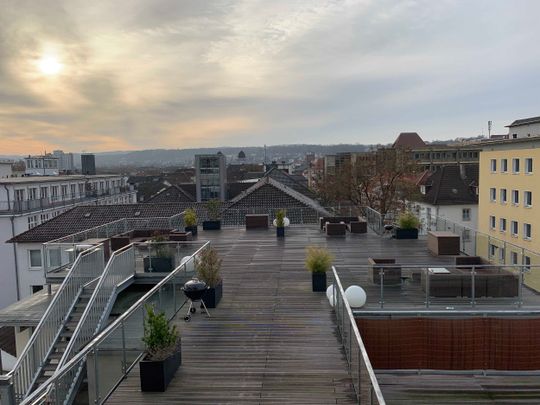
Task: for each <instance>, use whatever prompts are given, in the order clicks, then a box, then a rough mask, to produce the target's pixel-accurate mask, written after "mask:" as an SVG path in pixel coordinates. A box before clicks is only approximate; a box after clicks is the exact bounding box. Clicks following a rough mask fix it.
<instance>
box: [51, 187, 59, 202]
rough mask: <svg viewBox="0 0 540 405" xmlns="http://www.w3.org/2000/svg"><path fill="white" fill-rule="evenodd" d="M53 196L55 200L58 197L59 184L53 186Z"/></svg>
mask: <svg viewBox="0 0 540 405" xmlns="http://www.w3.org/2000/svg"><path fill="white" fill-rule="evenodd" d="M51 197H52V198H53V200H54V199H57V198H58V186H51Z"/></svg>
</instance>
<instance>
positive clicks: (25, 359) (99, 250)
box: [3, 245, 104, 401]
mask: <svg viewBox="0 0 540 405" xmlns="http://www.w3.org/2000/svg"><path fill="white" fill-rule="evenodd" d="M93 256H97V257H95V258H94V257H93ZM88 257H91V258H92V259H94V260H93V261H95V262H96V263H87V258H88ZM87 264H91V265H90V266H87ZM103 267H104V256H103V246H102V245H98V246H94V247H92V248H89V249H87V250H85V251H83V252H81V253H80V254H79V256H78V257H77V259H76V260H75V262H74V263H73V266H72V268H71V270H70V272H69V273H68V275H67V276H66V278H65V279H64V282H63V283H62V285H61V286H60V289H59V290H58V292H57V293H56V294H55V296H54V298H53V300H52V301H51V303H50V304H49V306H48V308H47V310H46V311H45V314H44V315H43V316H42V318H41V320H40V322H39V324H38V326H37V327H36V330H35V331H34V333H33V334H32V337H31V338H30V340H29V341H28V343H27V344H26V346H25V348H24V351H23V353H22V354H21V356H20V357H19V359H18V360H17V363H16V364H15V366H14V368H13V370H11V371H10V372H9V373H8V374H7V375H6V376H3V378H4V379H9V380H11V381H12V382H13V388H14V392H15V400H16V401H21V400H23V398H24V397H25V396H27V395H28V394H29V391H30V390H31V388H32V386H33V385H34V383H35V381H36V379H37V376H38V375H39V371H40V370H41V368H42V367H43V365H44V362H45V360H46V359H47V357H48V355H49V354H50V351H51V349H52V345H53V343H54V342H55V341H56V340H57V339H58V336H59V335H60V333H61V332H62V329H63V327H64V324H65V321H66V317H67V314H68V313H69V312H70V311H71V309H72V307H73V305H74V302H75V301H76V299H77V297H78V296H79V295H80V292H81V290H82V287H83V286H84V285H85V284H87V283H88V282H90V281H92V280H93V279H95V278H96V277H97V276H99V273H100V272H101V271H102V269H103Z"/></svg>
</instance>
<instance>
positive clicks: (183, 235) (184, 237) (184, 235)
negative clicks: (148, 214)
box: [169, 231, 193, 242]
mask: <svg viewBox="0 0 540 405" xmlns="http://www.w3.org/2000/svg"><path fill="white" fill-rule="evenodd" d="M192 239H193V235H191V232H179V231H176V232H171V233H170V234H169V240H170V241H172V242H186V241H190V240H192Z"/></svg>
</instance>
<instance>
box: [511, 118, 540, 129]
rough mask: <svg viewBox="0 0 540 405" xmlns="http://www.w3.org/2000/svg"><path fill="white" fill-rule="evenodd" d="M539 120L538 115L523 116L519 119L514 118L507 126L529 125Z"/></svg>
mask: <svg viewBox="0 0 540 405" xmlns="http://www.w3.org/2000/svg"><path fill="white" fill-rule="evenodd" d="M538 122H540V117H531V118H523V119H520V120H515V121H514V122H512V123H511V124H510V125H507V126H506V127H507V128H511V127H519V126H520V125H529V124H536V123H538Z"/></svg>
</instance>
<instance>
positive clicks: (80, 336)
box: [55, 244, 135, 404]
mask: <svg viewBox="0 0 540 405" xmlns="http://www.w3.org/2000/svg"><path fill="white" fill-rule="evenodd" d="M134 275H135V247H134V245H133V244H130V245H128V246H125V247H124V248H122V249H120V250H117V251H116V252H114V253H113V254H112V256H111V258H110V259H109V262H108V263H107V266H106V267H105V270H104V271H103V274H102V275H101V277H100V279H99V281H98V283H97V285H96V288H95V289H94V292H93V294H92V296H91V298H90V300H89V302H88V304H87V306H86V308H85V310H84V312H83V314H82V316H81V319H80V321H79V323H78V324H77V328H76V329H75V332H74V333H73V336H72V338H71V340H70V341H69V344H68V346H67V348H66V350H65V352H64V355H63V356H62V358H61V359H60V361H59V363H58V367H57V369H59V368H61V367H62V366H63V365H64V364H66V363H67V362H68V361H69V360H70V359H71V358H73V356H75V354H76V353H78V352H79V350H81V349H82V348H83V347H84V346H85V345H86V344H87V343H88V342H90V341H91V340H92V339H93V338H94V336H95V334H96V333H98V332H99V331H100V330H101V329H102V328H103V326H104V324H105V321H106V317H107V315H108V314H109V312H110V309H111V308H112V305H113V304H114V302H113V299H114V297H115V296H116V291H117V288H118V286H119V285H120V284H122V283H124V282H126V281H127V280H128V279H130V278H132V277H133V276H134ZM84 365H85V361H84V360H81V361H80V363H79V365H78V366H77V367H73V368H71V370H70V371H69V372H68V373H66V374H64V375H63V376H62V378H61V381H59V384H58V385H57V387H56V393H55V394H56V395H55V397H56V403H57V404H62V403H69V402H70V399H71V397H72V395H73V394H74V390H75V389H76V388H77V381H78V379H79V376H80V373H81V371H82V370H83V367H84Z"/></svg>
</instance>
